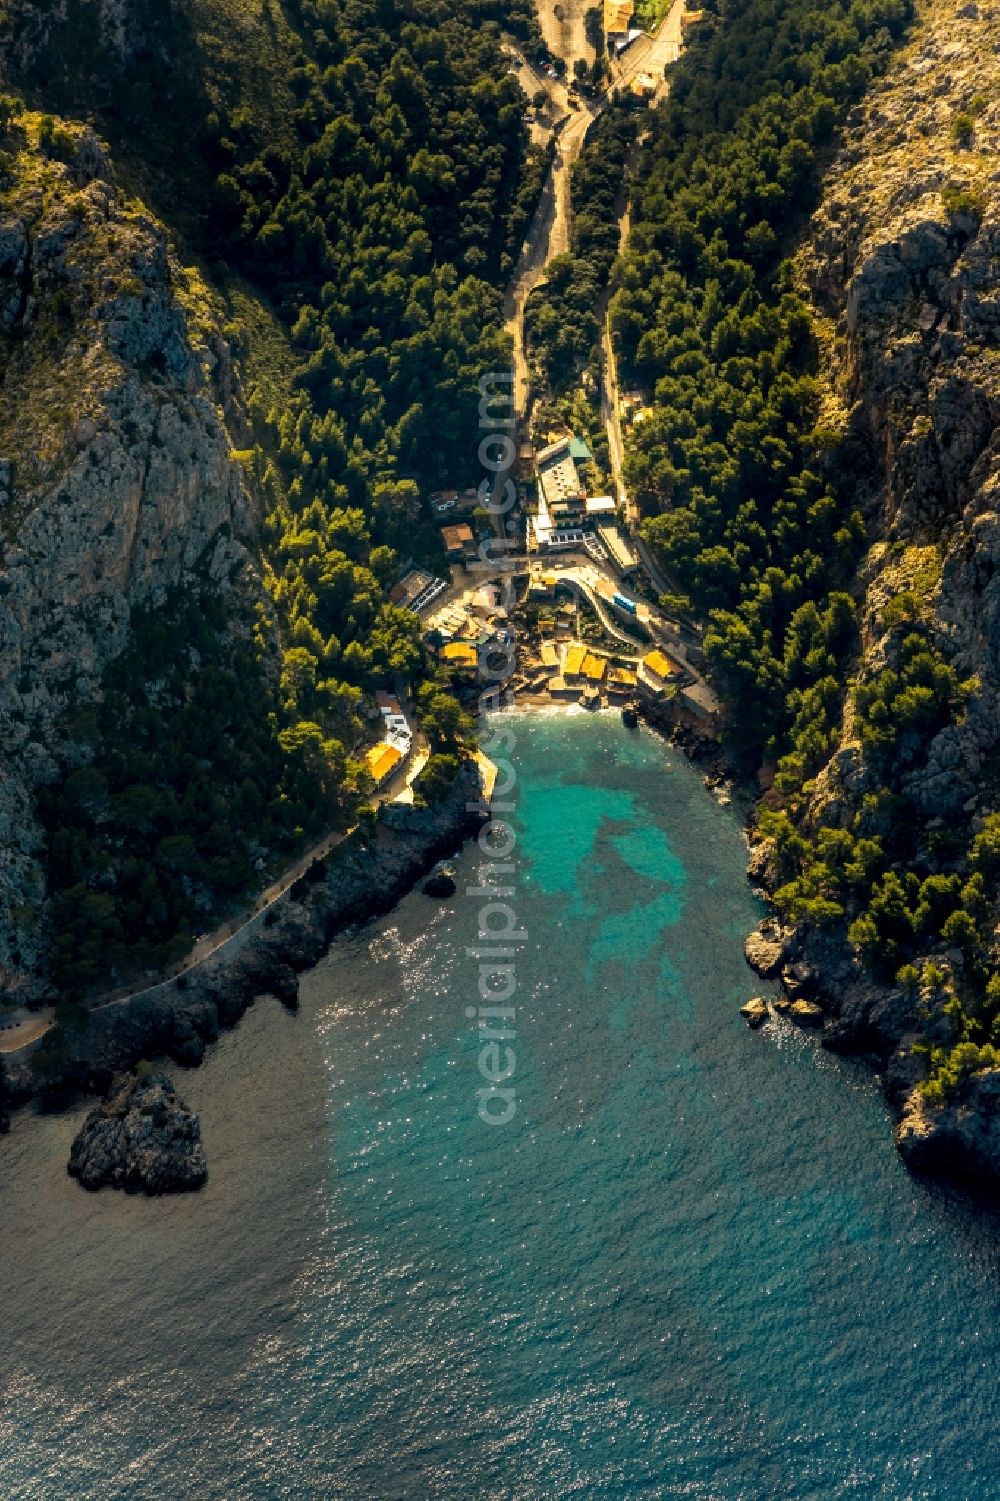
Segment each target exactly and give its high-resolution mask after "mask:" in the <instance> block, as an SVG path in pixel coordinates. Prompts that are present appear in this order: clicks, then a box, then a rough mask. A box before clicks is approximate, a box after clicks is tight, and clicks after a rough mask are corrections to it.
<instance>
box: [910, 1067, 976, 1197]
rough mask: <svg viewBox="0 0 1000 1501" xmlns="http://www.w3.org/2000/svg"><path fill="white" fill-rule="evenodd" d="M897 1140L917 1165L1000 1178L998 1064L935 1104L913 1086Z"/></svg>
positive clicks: (922, 1168)
mask: <svg viewBox="0 0 1000 1501" xmlns="http://www.w3.org/2000/svg"><path fill="white" fill-rule="evenodd" d="M896 1145H897V1146H898V1147H899V1150H900V1152H901V1153H902V1155H903V1157H904V1158H905V1159H906V1161H907V1162H908V1163H909V1164H910V1166H911V1167H914V1168H916V1169H918V1170H919V1171H930V1172H945V1173H957V1174H971V1175H974V1176H979V1177H983V1178H986V1179H989V1180H991V1181H992V1182H994V1183H1000V1070H998V1069H990V1070H988V1071H987V1072H986V1073H983V1074H980V1075H979V1076H978V1077H976V1078H973V1079H971V1080H969V1081H967V1082H966V1084H965V1085H964V1086H963V1088H962V1090H961V1092H960V1093H959V1095H958V1096H957V1097H956V1098H955V1099H953V1100H950V1101H948V1102H947V1103H946V1104H945V1105H943V1106H938V1107H935V1108H931V1107H930V1106H929V1105H928V1104H927V1102H926V1100H925V1099H924V1098H923V1096H922V1095H921V1093H920V1091H919V1090H914V1091H913V1093H912V1094H911V1095H910V1097H909V1099H908V1100H907V1102H906V1107H905V1109H904V1112H903V1117H902V1120H901V1121H900V1123H899V1125H898V1127H897V1128H896Z"/></svg>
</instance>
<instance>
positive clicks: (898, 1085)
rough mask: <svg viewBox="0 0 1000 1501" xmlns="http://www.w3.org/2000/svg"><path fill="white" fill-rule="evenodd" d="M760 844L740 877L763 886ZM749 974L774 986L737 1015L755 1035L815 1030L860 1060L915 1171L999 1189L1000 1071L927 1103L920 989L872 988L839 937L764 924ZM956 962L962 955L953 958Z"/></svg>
mask: <svg viewBox="0 0 1000 1501" xmlns="http://www.w3.org/2000/svg"><path fill="white" fill-rule="evenodd" d="M767 855H768V846H767V845H766V844H764V843H762V842H761V843H757V844H754V845H752V846H751V852H750V859H749V862H748V868H747V874H748V876H749V878H750V879H751V880H753V881H755V882H761V881H763V883H764V889H765V891H766V890H767V888H768V883H769V877H768V872H767ZM744 952H745V956H746V961H747V964H748V965H749V967H750V968H751V969H752V970H753V971H754V972H755V973H756V974H758V975H760V976H761V977H762V978H763V979H769V980H771V981H772V982H776V983H777V984H778V985H779V986H780V990H779V993H778V994H777V996H773V995H772V996H770V997H765V996H755V997H753V999H752V1000H750V1001H748V1002H747V1003H746V1005H744V1006H742V1007H741V1008H740V1010H741V1014H742V1015H743V1017H744V1018H745V1020H746V1022H747V1025H748V1026H749V1027H750V1028H752V1029H753V1030H755V1031H756V1030H758V1029H760V1028H761V1027H763V1026H764V1025H765V1023H767V1022H768V1021H774V1020H776V1019H780V1018H784V1019H786V1020H787V1021H789V1022H792V1023H793V1024H795V1025H798V1026H802V1027H808V1028H813V1029H816V1030H817V1032H818V1034H819V1041H820V1044H821V1046H822V1047H824V1048H825V1049H826V1050H827V1051H828V1052H831V1053H841V1054H845V1055H849V1056H853V1057H859V1058H862V1059H865V1060H867V1061H868V1062H869V1063H870V1064H871V1066H872V1067H873V1069H874V1070H875V1072H876V1074H877V1075H878V1077H879V1079H880V1081H881V1084H882V1088H883V1091H884V1093H885V1097H886V1100H887V1102H888V1104H889V1106H890V1108H891V1109H892V1112H893V1114H894V1116H895V1118H896V1126H895V1130H894V1133H893V1136H894V1140H895V1144H896V1147H897V1149H898V1151H899V1153H900V1155H901V1156H902V1157H903V1159H904V1161H905V1162H906V1163H907V1165H908V1166H909V1167H910V1168H912V1169H913V1170H914V1171H915V1172H921V1173H928V1174H932V1175H934V1176H936V1177H941V1178H947V1179H952V1180H956V1181H961V1180H967V1181H968V1180H971V1181H975V1182H977V1183H979V1184H983V1185H987V1186H989V1187H990V1188H991V1189H996V1188H1000V1073H998V1072H997V1071H996V1070H991V1071H989V1072H987V1073H985V1074H983V1075H980V1076H976V1077H973V1078H970V1079H967V1080H966V1081H965V1082H964V1084H963V1085H962V1086H961V1088H960V1089H959V1090H958V1091H957V1092H956V1093H955V1095H954V1096H953V1097H952V1098H950V1099H949V1100H947V1101H946V1102H945V1103H944V1104H941V1105H933V1106H932V1105H931V1104H930V1103H929V1102H928V1101H927V1100H926V1099H925V1098H924V1095H923V1092H922V1091H921V1088H920V1085H921V1084H922V1082H923V1080H924V1079H925V1078H926V1076H927V1062H926V1057H925V1054H924V1052H923V1050H922V1049H921V1048H919V1047H917V1046H916V1044H917V1043H918V1042H919V1041H920V1039H921V1038H922V1037H923V1036H925V1035H926V1027H927V1023H926V1020H925V1018H924V1017H923V1016H922V1015H921V1008H922V1002H921V997H920V994H919V992H912V993H907V992H906V991H905V990H903V989H902V988H901V987H898V986H895V987H886V986H883V985H879V984H878V983H877V982H876V981H874V980H873V979H872V978H871V977H870V976H869V975H868V974H867V973H866V971H865V969H864V967H863V965H862V963H861V960H860V958H859V956H858V955H857V953H856V952H855V951H854V949H853V948H852V947H851V945H850V944H849V943H848V942H847V939H846V936H845V935H843V934H839V935H838V934H837V933H835V932H831V931H829V930H820V929H815V928H802V929H797V928H793V927H787V928H784V927H782V926H781V925H780V924H779V922H778V921H777V920H776V919H775V918H773V917H769V918H765V919H764V921H763V922H762V923H760V924H759V926H758V927H757V928H755V929H754V930H753V932H751V933H750V934H749V935H748V937H747V941H746V946H745V950H744ZM957 957H960V956H957Z"/></svg>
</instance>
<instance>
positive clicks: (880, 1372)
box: [0, 715, 1000, 1501]
mask: <svg viewBox="0 0 1000 1501" xmlns="http://www.w3.org/2000/svg"><path fill="white" fill-rule="evenodd" d="M514 723H515V726H516V729H517V734H518V748H517V764H518V770H519V785H518V789H517V803H518V807H517V826H518V831H519V846H518V856H517V869H516V876H515V886H516V891H515V894H514V896H513V897H512V898H511V903H512V905H513V906H514V907H515V908H516V911H517V914H518V916H519V918H520V920H521V921H522V922H523V924H524V926H525V928H526V929H527V933H528V938H527V941H526V943H525V945H524V948H523V951H522V953H521V954H520V957H519V959H518V964H517V977H518V982H519V991H518V994H517V997H516V1004H517V1017H516V1028H515V1029H516V1034H517V1035H516V1038H515V1039H514V1041H513V1047H514V1050H515V1053H516V1059H517V1072H516V1076H515V1084H516V1089H517V1101H518V1111H517V1114H516V1116H515V1118H514V1120H513V1121H512V1122H511V1124H509V1125H507V1126H504V1127H501V1128H490V1127H488V1126H485V1125H484V1124H483V1123H482V1122H481V1121H480V1120H479V1119H478V1117H477V1110H476V1103H477V1101H476V1091H477V1089H478V1088H479V1087H481V1085H482V1083H483V1080H482V1078H481V1077H480V1075H479V1072H478V1069H477V1056H478V1049H479V1043H478V1040H477V1035H476V1032H475V1030H474V1024H473V1023H470V1022H469V1021H468V1020H467V1019H466V1015H465V1008H466V1007H467V1006H469V1005H471V1004H474V1003H475V1001H476V976H477V971H476V964H475V961H474V960H473V959H470V958H468V957H467V955H466V949H467V947H468V946H469V945H470V944H472V943H474V942H475V941H476V935H477V931H478V926H479V916H478V914H479V908H480V905H481V903H480V901H479V900H477V899H475V898H472V897H469V896H466V895H464V894H463V892H462V889H461V888H462V887H463V886H464V885H466V884H474V883H475V879H476V875H475V867H476V865H477V864H478V860H479V857H478V856H477V855H476V853H475V852H474V851H467V852H465V853H464V854H463V855H462V857H461V859H460V861H459V862H458V868H459V871H460V875H461V881H460V892H459V895H458V896H457V897H456V898H455V899H454V900H453V901H452V902H449V903H446V904H445V905H444V906H438V905H435V904H432V903H431V902H429V901H428V899H427V898H424V897H422V896H420V895H419V894H416V895H414V896H412V897H410V898H409V899H407V900H406V901H405V902H404V903H403V904H402V906H401V907H400V908H399V909H398V911H397V912H396V913H394V914H393V915H392V916H391V917H390V918H388V919H387V920H386V921H385V922H383V923H380V924H378V925H377V926H374V927H372V928H370V929H367V930H366V931H364V932H363V933H361V934H359V935H357V936H355V937H353V938H350V939H346V940H343V941H342V942H340V943H338V944H337V945H336V946H335V948H334V950H333V952H332V953H331V955H330V956H329V958H328V959H327V960H326V961H324V963H323V964H322V965H320V966H319V968H318V969H317V970H316V971H315V972H313V973H312V974H311V975H309V976H306V977H305V978H304V982H303V1005H302V1010H301V1013H300V1015H299V1016H298V1017H295V1018H291V1017H288V1016H287V1015H285V1013H283V1012H282V1011H281V1010H280V1009H279V1008H278V1007H277V1006H276V1005H274V1004H272V1003H270V1002H262V1003H261V1004H260V1005H259V1006H258V1007H257V1008H256V1009H255V1011H254V1012H252V1013H251V1014H250V1015H248V1017H247V1018H246V1019H245V1020H244V1023H243V1024H242V1026H241V1027H240V1028H239V1030H238V1031H237V1032H236V1033H235V1034H232V1035H231V1036H229V1037H227V1038H226V1039H224V1040H223V1042H222V1044H221V1045H220V1046H219V1048H218V1049H216V1050H215V1052H214V1053H213V1055H212V1056H211V1058H210V1059H209V1061H208V1063H207V1064H206V1065H205V1066H204V1067H203V1068H202V1069H201V1070H198V1071H196V1072H194V1073H192V1074H187V1075H184V1076H183V1077H182V1078H181V1079H180V1085H181V1089H182V1093H183V1094H184V1095H185V1096H186V1098H187V1099H188V1101H189V1102H190V1103H191V1105H192V1106H193V1107H194V1108H196V1109H198V1110H199V1111H200V1112H201V1114H202V1119H203V1124H204V1130H205V1137H206V1145H207V1149H208V1154H209V1165H210V1173H211V1177H210V1181H209V1184H208V1187H207V1189H206V1190H205V1192H204V1193H203V1194H202V1195H199V1196H196V1197H194V1198H189V1199H184V1200H179V1201H166V1202H159V1203H149V1202H146V1201H138V1200H132V1199H122V1198H117V1197H115V1196H113V1195H109V1194H102V1195H99V1196H97V1197H89V1196H86V1195H84V1194H83V1193H82V1192H81V1191H80V1190H79V1189H78V1188H77V1187H76V1186H75V1185H74V1184H72V1183H70V1182H69V1180H68V1179H66V1178H65V1176H64V1174H63V1171H62V1169H63V1163H64V1160H65V1156H66V1153H67V1150H68V1144H69V1140H70V1137H71V1135H72V1132H73V1130H74V1129H75V1127H76V1122H77V1119H78V1116H79V1112H78V1111H77V1112H74V1113H73V1114H72V1115H67V1116H63V1117H56V1118H51V1119H46V1120H41V1121H21V1122H18V1124H17V1127H16V1129H15V1133H14V1135H13V1136H12V1138H11V1139H10V1140H9V1141H8V1142H6V1143H4V1144H3V1147H2V1150H0V1277H2V1284H0V1285H2V1287H3V1294H4V1300H3V1309H4V1312H3V1320H2V1325H0V1328H2V1334H3V1338H2V1340H0V1495H2V1496H4V1497H5V1498H6V1497H9V1498H17V1501H21V1498H24V1501H27V1498H31V1501H36V1498H37V1501H64V1498H66V1501H69V1498H73V1501H78V1498H91V1497H93V1498H95V1501H96V1498H100V1501H125V1498H128V1501H153V1498H157V1501H158V1498H167V1497H169V1498H176V1501H214V1498H220V1501H221V1498H232V1501H243V1498H247V1501H264V1498H268V1501H269V1498H278V1497H294V1498H299V1497H302V1498H313V1497H316V1498H337V1501H340V1498H344V1501H369V1498H371V1501H436V1498H448V1501H478V1498H487V1497H498V1498H505V1501H535V1498H563V1497H582V1498H595V1501H597V1498H601V1501H603V1498H608V1501H617V1498H626V1497H627V1498H633V1497H634V1498H649V1501H653V1498H666V1497H690V1498H698V1501H737V1498H739V1501H771V1498H790V1501H806V1498H810V1501H812V1498H815V1501H838V1498H865V1501H875V1498H886V1501H888V1498H892V1501H911V1498H912V1501H917V1498H934V1501H980V1498H982V1501H989V1498H993V1497H1000V1445H998V1438H997V1394H996V1378H997V1370H998V1347H1000V1285H998V1260H1000V1258H998V1255H997V1245H998V1239H997V1228H998V1227H997V1222H996V1220H995V1219H993V1218H991V1217H990V1215H989V1214H988V1212H987V1211H986V1210H985V1209H982V1208H980V1209H978V1210H972V1209H970V1208H969V1207H968V1205H967V1204H966V1203H965V1202H964V1201H963V1200H962V1199H961V1198H959V1197H958V1196H955V1195H952V1194H949V1193H948V1192H945V1191H942V1190H940V1189H938V1188H935V1187H934V1186H932V1185H928V1184H923V1183H920V1182H918V1181H915V1180H914V1179H912V1178H910V1177H909V1176H908V1175H907V1173H906V1171H905V1169H904V1168H903V1166H902V1164H901V1163H900V1162H899V1160H898V1159H897V1157H896V1155H895V1153H894V1151H893V1149H892V1144H891V1139H890V1125H889V1120H888V1118H887V1114H886V1111H885V1109H884V1107H883V1105H882V1103H881V1100H880V1096H879V1093H878V1089H877V1085H876V1084H875V1082H874V1081H873V1080H872V1079H871V1077H870V1075H868V1074H867V1073H866V1072H865V1071H864V1070H863V1069H862V1068H861V1067H859V1066H856V1065H853V1064H850V1063H844V1062H842V1061H841V1060H837V1059H834V1058H832V1057H830V1056H828V1055H827V1054H824V1053H823V1052H822V1051H821V1050H820V1049H819V1048H818V1047H817V1046H816V1044H815V1042H814V1040H813V1039H811V1038H808V1037H805V1036H803V1035H801V1034H798V1033H795V1032H792V1031H791V1030H781V1031H776V1030H775V1029H773V1028H768V1029H765V1031H764V1032H763V1033H760V1034H752V1033H750V1032H748V1031H747V1030H746V1028H745V1026H744V1024H743V1023H742V1021H741V1019H740V1017H739V1016H738V1014H737V1007H738V1006H739V1004H740V1003H741V1001H742V1000H743V999H745V998H746V996H747V995H748V994H750V993H751V992H752V989H753V988H755V987H754V985H753V984H752V982H751V977H750V975H749V973H748V971H747V970H746V968H745V966H744V964H743V960H742V938H743V934H744V933H745V931H746V929H747V928H748V927H749V926H750V925H751V924H752V922H753V921H754V920H755V918H756V916H757V909H756V904H755V901H754V899H753V897H752V895H751V893H750V892H749V890H748V888H747V884H746V881H745V878H744V876H743V863H744V858H745V850H744V847H743V844H742V840H741V837H740V829H739V819H738V816H737V815H736V814H735V813H734V812H733V811H731V810H727V809H722V808H720V807H719V806H718V805H717V803H716V802H715V801H714V800H713V799H712V798H711V797H710V796H709V795H708V794H707V793H706V792H705V791H704V789H703V788H702V785H701V782H700V779H699V777H698V776H697V775H696V774H695V773H694V772H693V771H692V770H691V769H690V768H689V767H688V766H687V765H686V764H685V762H684V761H683V759H682V758H681V757H680V756H679V755H677V754H676V753H674V752H672V751H669V750H665V749H664V748H663V747H662V746H661V745H660V743H659V742H658V741H657V740H655V739H654V738H653V737H652V736H650V735H647V734H645V733H642V734H637V735H636V734H633V735H630V734H628V733H627V732H626V731H624V730H623V728H622V726H621V725H620V723H619V722H618V720H617V719H616V718H615V717H613V716H599V717H589V716H583V715H580V716H575V717H574V716H567V715H558V716H551V717H534V718H531V719H529V718H527V717H525V718H520V719H517V720H516V721H514Z"/></svg>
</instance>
